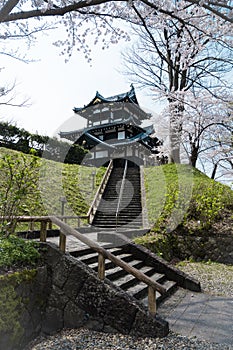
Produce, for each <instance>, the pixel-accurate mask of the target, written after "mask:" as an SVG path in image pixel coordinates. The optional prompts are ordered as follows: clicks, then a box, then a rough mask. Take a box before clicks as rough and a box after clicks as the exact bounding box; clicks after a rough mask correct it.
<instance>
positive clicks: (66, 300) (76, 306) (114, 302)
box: [42, 244, 168, 337]
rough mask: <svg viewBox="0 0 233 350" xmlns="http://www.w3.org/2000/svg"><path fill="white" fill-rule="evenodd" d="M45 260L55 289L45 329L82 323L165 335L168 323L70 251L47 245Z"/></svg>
mask: <svg viewBox="0 0 233 350" xmlns="http://www.w3.org/2000/svg"><path fill="white" fill-rule="evenodd" d="M47 247H48V250H47V252H46V253H45V255H44V257H45V262H46V266H47V268H48V274H49V276H50V281H51V285H52V289H51V292H50V295H49V297H48V303H47V308H46V313H45V317H44V321H43V325H42V331H43V332H45V333H53V332H55V331H57V330H59V329H61V328H78V327H81V326H85V327H88V328H90V329H93V330H98V331H104V332H120V333H123V334H132V335H137V336H151V337H157V336H159V337H162V336H165V335H167V334H168V323H167V322H166V321H164V320H162V319H160V318H159V317H152V316H150V315H149V314H148V311H147V309H146V308H144V306H143V305H141V303H139V302H137V301H136V300H134V299H133V298H130V297H129V296H128V294H127V293H125V292H124V291H122V290H121V289H120V288H117V287H116V286H115V285H113V284H112V283H111V282H110V281H107V280H106V281H100V280H99V279H98V278H97V275H96V273H95V272H93V270H92V269H90V268H89V267H88V266H86V265H85V264H83V263H82V262H81V261H78V260H77V259H75V258H73V257H72V256H70V255H66V254H65V255H64V254H62V253H61V252H60V251H59V250H58V249H56V248H54V247H53V246H52V245H50V244H48V245H47Z"/></svg>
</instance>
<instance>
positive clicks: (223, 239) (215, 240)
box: [176, 234, 233, 264]
mask: <svg viewBox="0 0 233 350" xmlns="http://www.w3.org/2000/svg"><path fill="white" fill-rule="evenodd" d="M176 244H177V248H178V252H179V254H180V256H179V258H180V259H189V258H194V259H195V260H212V261H216V262H221V263H224V264H233V234H218V235H216V234H215V235H211V236H207V235H202V236H196V235H185V234H183V235H177V236H176Z"/></svg>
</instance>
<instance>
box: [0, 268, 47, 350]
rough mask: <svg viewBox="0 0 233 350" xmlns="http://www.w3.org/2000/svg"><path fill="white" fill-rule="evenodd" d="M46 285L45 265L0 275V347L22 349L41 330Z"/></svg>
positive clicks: (10, 349)
mask: <svg viewBox="0 0 233 350" xmlns="http://www.w3.org/2000/svg"><path fill="white" fill-rule="evenodd" d="M46 285H47V268H46V266H43V267H39V268H37V269H35V270H22V271H19V272H12V273H8V274H7V275H2V276H0V349H2V350H12V349H15V350H19V349H23V348H24V346H25V345H26V344H27V343H28V342H29V341H30V340H31V339H33V338H35V337H36V336H37V335H38V334H39V333H40V332H41V326H42V321H43V317H44V312H45V308H46V301H47V290H46V288H45V286H46Z"/></svg>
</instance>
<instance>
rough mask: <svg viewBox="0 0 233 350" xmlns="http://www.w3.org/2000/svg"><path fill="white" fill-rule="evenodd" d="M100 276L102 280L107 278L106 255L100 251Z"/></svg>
mask: <svg viewBox="0 0 233 350" xmlns="http://www.w3.org/2000/svg"><path fill="white" fill-rule="evenodd" d="M98 277H99V279H100V280H104V278H105V257H104V256H103V254H100V253H99V255H98Z"/></svg>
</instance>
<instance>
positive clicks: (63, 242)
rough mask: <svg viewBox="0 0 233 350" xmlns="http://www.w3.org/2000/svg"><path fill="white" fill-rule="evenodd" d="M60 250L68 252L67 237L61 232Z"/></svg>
mask: <svg viewBox="0 0 233 350" xmlns="http://www.w3.org/2000/svg"><path fill="white" fill-rule="evenodd" d="M59 249H60V250H61V251H62V252H63V253H65V252H66V235H64V234H63V233H62V231H60V236H59Z"/></svg>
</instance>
